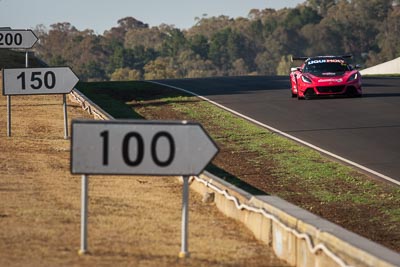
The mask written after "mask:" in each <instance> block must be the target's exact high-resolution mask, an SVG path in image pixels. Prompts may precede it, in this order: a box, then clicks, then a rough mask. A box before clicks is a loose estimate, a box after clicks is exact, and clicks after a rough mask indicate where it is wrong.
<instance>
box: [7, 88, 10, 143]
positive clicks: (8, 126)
mask: <svg viewBox="0 0 400 267" xmlns="http://www.w3.org/2000/svg"><path fill="white" fill-rule="evenodd" d="M7 136H8V137H11V96H9V95H8V96H7Z"/></svg>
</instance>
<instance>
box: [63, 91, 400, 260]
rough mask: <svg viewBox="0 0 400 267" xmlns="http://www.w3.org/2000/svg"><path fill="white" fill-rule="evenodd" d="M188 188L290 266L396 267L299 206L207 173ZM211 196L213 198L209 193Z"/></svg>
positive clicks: (388, 254) (388, 256) (77, 97)
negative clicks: (251, 190) (256, 193)
mask: <svg viewBox="0 0 400 267" xmlns="http://www.w3.org/2000/svg"><path fill="white" fill-rule="evenodd" d="M70 99H71V100H72V101H75V102H78V103H80V104H81V106H82V108H84V109H85V110H87V111H88V112H89V113H90V114H93V115H94V116H95V117H96V118H98V119H113V118H112V116H111V115H109V114H107V113H106V112H104V111H103V110H102V109H101V108H100V107H98V106H97V105H96V104H94V103H93V102H92V101H90V100H89V99H88V98H87V97H85V96H84V95H83V94H82V93H80V92H79V91H77V90H74V91H73V92H72V93H71V94H70ZM190 188H191V189H193V190H194V191H197V192H198V193H200V194H202V195H205V196H207V199H208V201H209V202H210V201H211V202H213V203H215V205H216V206H217V208H218V209H219V210H220V211H221V212H222V213H224V214H225V215H226V216H228V217H231V218H233V219H235V220H238V221H240V222H242V223H243V224H244V225H246V227H248V229H249V230H250V231H251V232H252V233H253V234H254V236H255V237H256V238H257V239H259V240H261V241H262V242H264V243H265V244H266V245H268V246H271V247H272V248H273V251H274V252H275V254H276V256H277V257H279V258H281V259H283V260H285V261H286V262H288V263H289V264H290V265H292V266H299V267H326V266H328V267H329V266H341V267H349V266H360V267H395V266H400V254H399V253H396V252H395V251H392V250H390V249H387V248H385V247H383V246H381V245H379V244H377V243H374V242H372V241H370V240H368V239H366V238H364V237H361V236H359V235H357V234H354V233H352V232H350V231H348V230H346V229H344V228H342V227H340V226H338V225H336V224H333V223H331V222H329V221H327V220H325V219H323V218H320V217H318V216H316V215H314V214H312V213H310V212H308V211H306V210H303V209H301V208H299V207H297V206H295V205H293V204H291V203H289V202H287V201H285V200H283V199H281V198H279V197H276V196H269V195H252V194H250V193H248V192H246V191H244V190H242V189H240V188H238V187H236V186H234V185H232V184H229V183H227V182H226V181H224V180H223V179H221V178H219V177H216V176H214V175H213V174H211V173H208V172H204V173H203V174H202V175H200V176H199V177H192V179H191V183H190ZM210 195H213V198H211V197H210Z"/></svg>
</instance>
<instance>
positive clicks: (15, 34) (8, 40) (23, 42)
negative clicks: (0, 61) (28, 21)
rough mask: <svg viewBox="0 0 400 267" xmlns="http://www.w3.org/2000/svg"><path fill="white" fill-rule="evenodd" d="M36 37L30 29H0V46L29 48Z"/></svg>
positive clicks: (35, 40) (36, 39)
mask: <svg viewBox="0 0 400 267" xmlns="http://www.w3.org/2000/svg"><path fill="white" fill-rule="evenodd" d="M37 41H38V38H37V37H36V35H35V34H34V33H33V31H32V30H11V29H10V30H8V29H7V30H3V29H0V48H21V49H28V48H31V47H32V46H33V45H34V44H35V43H36V42H37Z"/></svg>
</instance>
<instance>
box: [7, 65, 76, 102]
mask: <svg viewBox="0 0 400 267" xmlns="http://www.w3.org/2000/svg"><path fill="white" fill-rule="evenodd" d="M78 81H79V79H78V77H77V76H76V75H75V73H73V72H72V70H71V69H70V68H69V67H55V68H21V69H3V95H47V94H68V93H70V92H71V91H72V89H73V88H74V86H75V85H76V84H77V82H78Z"/></svg>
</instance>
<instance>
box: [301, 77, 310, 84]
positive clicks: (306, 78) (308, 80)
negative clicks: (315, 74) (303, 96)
mask: <svg viewBox="0 0 400 267" xmlns="http://www.w3.org/2000/svg"><path fill="white" fill-rule="evenodd" d="M301 80H302V81H303V82H305V83H312V81H311V79H310V78H308V77H306V76H304V75H302V76H301Z"/></svg>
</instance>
